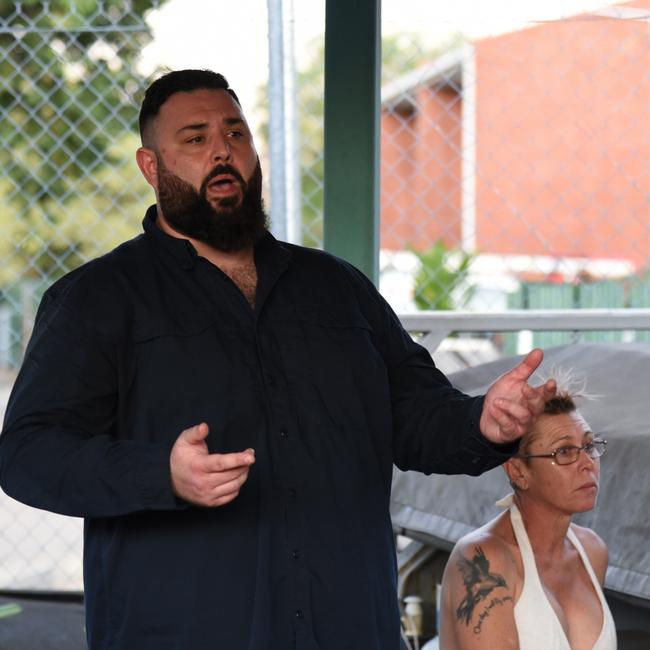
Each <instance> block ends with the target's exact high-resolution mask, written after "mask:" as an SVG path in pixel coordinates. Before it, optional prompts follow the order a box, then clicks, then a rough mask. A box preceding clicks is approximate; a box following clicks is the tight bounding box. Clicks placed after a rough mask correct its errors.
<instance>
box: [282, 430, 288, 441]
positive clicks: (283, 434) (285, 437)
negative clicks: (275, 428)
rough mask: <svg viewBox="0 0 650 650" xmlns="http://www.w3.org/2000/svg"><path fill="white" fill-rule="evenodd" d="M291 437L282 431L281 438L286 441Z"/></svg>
mask: <svg viewBox="0 0 650 650" xmlns="http://www.w3.org/2000/svg"><path fill="white" fill-rule="evenodd" d="M288 437H289V434H288V433H287V432H286V431H280V438H282V440H286V439H287V438H288Z"/></svg>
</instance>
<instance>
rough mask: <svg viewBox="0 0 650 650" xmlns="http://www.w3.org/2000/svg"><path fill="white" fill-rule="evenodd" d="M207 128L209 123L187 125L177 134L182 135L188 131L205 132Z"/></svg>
mask: <svg viewBox="0 0 650 650" xmlns="http://www.w3.org/2000/svg"><path fill="white" fill-rule="evenodd" d="M207 128H208V123H207V122H198V123H197V124H187V125H185V126H182V127H181V128H180V129H178V131H176V133H177V134H179V135H181V134H183V133H185V132H186V131H205V129H207Z"/></svg>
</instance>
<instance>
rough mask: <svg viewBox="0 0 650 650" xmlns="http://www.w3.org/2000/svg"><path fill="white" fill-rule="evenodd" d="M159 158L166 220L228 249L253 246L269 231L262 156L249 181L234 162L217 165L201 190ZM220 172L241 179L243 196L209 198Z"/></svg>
mask: <svg viewBox="0 0 650 650" xmlns="http://www.w3.org/2000/svg"><path fill="white" fill-rule="evenodd" d="M157 158H158V202H159V204H160V209H161V210H162V213H163V215H164V218H165V221H166V222H167V223H168V224H169V225H170V226H171V227H172V228H173V229H174V230H176V231H177V232H179V233H181V234H182V235H186V236H187V237H190V238H191V239H195V240H197V241H200V242H203V243H204V244H207V245H208V246H211V247H212V248H215V249H216V250H219V251H222V252H224V253H232V252H236V251H241V250H243V249H245V248H248V247H250V246H253V245H254V244H255V242H257V241H258V240H259V239H260V237H262V235H263V234H264V233H265V232H266V227H267V218H266V214H265V213H264V203H263V201H262V168H261V167H260V161H259V159H258V161H257V165H256V166H255V170H254V171H253V174H252V176H251V177H250V179H249V180H248V182H246V181H245V180H244V179H243V178H242V176H241V174H240V173H239V172H238V171H237V170H236V169H235V168H234V167H232V166H231V165H228V164H220V165H217V166H216V167H215V168H214V169H213V170H212V171H211V172H210V173H209V174H208V175H207V176H206V177H205V179H204V180H203V182H202V183H201V187H200V188H199V191H198V192H197V190H196V189H195V188H194V187H193V186H192V185H190V184H189V183H187V182H186V181H184V180H183V179H182V178H180V177H178V176H176V174H174V173H172V172H170V171H169V169H167V167H166V166H165V164H164V163H163V161H162V158H161V157H160V156H157ZM219 174H230V175H231V176H234V177H235V178H236V179H237V181H238V182H239V183H240V186H241V190H242V200H241V203H240V204H239V205H237V201H238V199H239V197H236V196H235V197H224V198H222V199H220V200H219V207H214V206H213V205H212V204H211V203H210V202H209V201H208V199H207V197H206V193H207V188H208V184H209V183H210V181H212V179H213V178H214V177H215V176H218V175H219Z"/></svg>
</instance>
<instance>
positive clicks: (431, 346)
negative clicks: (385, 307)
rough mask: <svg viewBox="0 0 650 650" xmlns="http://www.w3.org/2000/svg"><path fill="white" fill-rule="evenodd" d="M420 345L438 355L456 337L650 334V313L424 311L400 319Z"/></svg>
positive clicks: (623, 310) (608, 310)
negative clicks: (532, 333) (533, 333)
mask: <svg viewBox="0 0 650 650" xmlns="http://www.w3.org/2000/svg"><path fill="white" fill-rule="evenodd" d="M399 318H400V320H401V322H402V325H403V326H404V328H405V329H406V330H407V331H408V332H411V333H418V334H420V335H421V336H420V337H419V338H418V343H420V344H421V345H423V346H424V347H426V348H427V349H428V350H430V351H434V350H435V349H436V348H437V347H438V346H439V345H440V343H441V342H442V341H443V340H444V339H445V338H447V337H448V336H449V335H450V334H452V333H469V332H520V331H522V330H532V331H540V332H547V331H548V332H550V331H561V332H575V333H576V334H579V333H580V332H589V331H595V330H603V331H610V330H612V331H614V330H618V331H620V330H624V331H625V330H629V331H633V330H650V309H541V310H534V309H513V310H509V311H504V312H464V311H420V312H416V313H410V314H400V316H399Z"/></svg>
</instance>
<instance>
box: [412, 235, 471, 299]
mask: <svg viewBox="0 0 650 650" xmlns="http://www.w3.org/2000/svg"><path fill="white" fill-rule="evenodd" d="M411 252H412V253H413V254H414V255H416V256H417V258H418V260H419V261H420V269H419V270H418V272H417V273H416V275H415V286H414V291H413V294H414V295H413V298H414V300H415V304H416V306H417V308H418V309H460V308H463V307H465V306H466V305H467V303H468V301H469V299H470V298H471V296H472V293H473V289H472V287H471V286H470V287H467V286H466V283H467V278H468V274H469V270H470V266H471V263H472V259H473V255H471V254H470V253H465V252H461V251H449V250H448V249H447V247H446V246H445V244H444V243H443V242H442V241H440V240H438V241H437V242H436V243H435V244H434V245H433V246H432V247H431V248H429V249H428V250H426V251H424V252H418V251H417V250H415V249H413V248H411Z"/></svg>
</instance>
